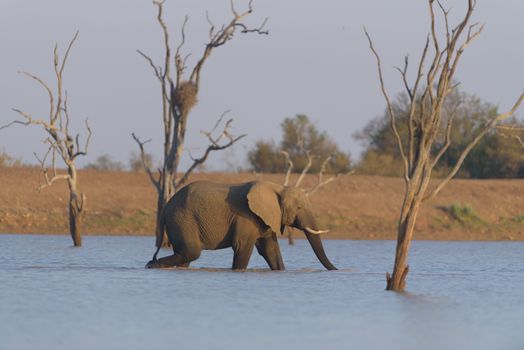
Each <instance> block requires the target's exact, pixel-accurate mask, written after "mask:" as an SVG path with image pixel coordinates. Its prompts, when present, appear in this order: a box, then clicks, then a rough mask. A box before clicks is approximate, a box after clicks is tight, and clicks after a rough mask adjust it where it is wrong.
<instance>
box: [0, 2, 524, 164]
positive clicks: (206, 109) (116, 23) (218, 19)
mask: <svg viewBox="0 0 524 350" xmlns="http://www.w3.org/2000/svg"><path fill="white" fill-rule="evenodd" d="M443 3H444V4H445V6H446V7H451V8H452V12H451V15H450V16H451V20H452V23H456V21H453V19H454V18H455V19H456V18H457V17H458V16H459V15H460V14H462V12H463V11H464V8H465V7H464V5H465V4H466V0H460V1H458V0H450V1H445V0H444V1H443ZM235 4H236V7H237V8H238V9H239V10H243V9H244V8H245V6H247V1H243V0H237V1H235ZM253 7H254V10H255V11H254V13H253V14H252V15H251V16H250V17H249V18H248V20H247V21H246V23H248V24H250V25H252V26H258V25H259V24H260V23H261V22H262V21H263V20H264V18H266V17H269V21H268V23H267V29H268V30H269V33H270V34H269V35H268V36H257V35H240V34H239V35H237V37H235V38H234V40H233V41H231V42H229V43H228V44H227V45H225V46H223V47H220V48H218V49H217V50H216V51H215V52H214V53H213V56H212V57H211V58H210V59H209V60H208V62H207V64H206V66H205V67H204V69H203V72H202V83H201V92H200V96H199V100H200V101H199V104H198V105H197V107H195V108H194V109H193V111H192V113H191V115H190V121H189V128H188V133H187V136H186V147H188V148H189V149H191V151H192V152H193V153H194V155H195V156H198V155H199V152H200V151H203V150H204V147H205V146H206V144H207V143H206V141H207V140H206V139H205V138H204V137H203V136H202V135H200V130H205V129H209V128H211V127H212V125H214V123H215V121H216V119H217V118H218V117H219V116H220V115H221V114H222V112H223V111H225V110H228V109H231V110H232V112H231V113H230V116H231V117H233V118H234V120H235V121H234V133H235V134H237V135H238V134H244V133H245V134H247V135H248V136H247V137H246V138H245V139H243V140H242V141H241V142H240V143H238V144H237V145H235V146H234V150H233V151H232V152H228V153H227V154H224V153H216V154H214V155H213V156H212V157H211V160H210V162H209V167H210V169H211V170H222V169H225V168H226V167H227V166H228V164H226V162H225V158H226V156H227V157H233V159H234V160H235V163H236V164H238V165H242V166H245V165H246V162H245V153H246V151H247V149H250V148H251V147H252V146H253V144H254V143H255V142H256V141H257V140H259V139H268V138H273V139H274V140H275V141H276V142H278V140H279V138H280V134H281V132H280V127H279V125H280V123H281V121H282V120H283V119H284V118H285V117H292V116H294V115H295V114H298V113H303V114H306V115H308V116H309V117H310V118H311V120H312V121H313V122H314V123H315V124H316V125H317V126H318V128H319V129H321V130H326V131H327V132H328V134H329V135H331V136H332V137H333V138H334V139H335V140H336V141H337V142H338V144H339V145H340V147H341V148H342V149H343V150H344V151H349V152H350V153H351V154H352V157H353V158H357V157H358V154H359V153H360V152H361V147H360V145H359V143H358V142H357V141H355V140H354V138H353V134H354V133H355V132H357V131H359V130H361V129H362V127H363V126H364V125H365V124H366V123H367V122H368V121H369V120H370V119H372V118H374V117H376V116H378V115H380V114H381V113H382V112H383V109H384V101H383V98H382V95H381V93H380V90H379V84H378V78H377V72H376V66H375V61H374V58H373V56H372V55H371V53H370V51H369V49H368V46H367V42H366V39H365V37H364V35H363V31H362V27H363V26H364V25H365V26H366V27H367V29H368V31H369V32H370V34H371V35H372V37H373V38H374V42H375V46H376V49H377V50H378V51H379V53H380V54H381V56H382V60H383V65H384V70H385V79H386V84H387V86H388V89H389V91H390V94H391V95H395V94H396V93H398V92H399V91H400V89H401V82H400V80H399V77H398V73H397V72H396V71H394V69H393V68H392V67H393V66H400V65H402V64H403V57H404V55H405V54H407V53H409V54H410V57H411V59H412V68H413V69H414V67H415V60H416V59H417V58H418V57H419V55H420V52H421V49H422V45H423V43H424V40H425V37H426V35H427V32H428V26H427V24H428V16H427V13H428V11H427V2H426V1H421V0H395V1H391V0H366V1H349V0H325V1H320V0H316V1H313V0H255V1H254V3H253ZM206 10H207V11H208V12H209V16H210V17H211V19H212V20H213V22H214V23H215V24H217V25H218V24H221V23H225V22H226V21H228V20H229V19H230V7H229V0H207V1H195V0H166V5H165V12H166V16H165V17H166V22H167V24H168V26H169V28H170V32H171V39H172V41H173V46H176V44H177V43H178V40H179V38H180V36H179V33H180V31H179V29H180V26H181V24H182V19H183V17H184V16H185V15H186V14H187V15H189V23H188V26H187V44H186V46H185V50H186V52H192V53H193V55H192V57H194V58H196V57H199V56H200V54H201V52H202V50H203V48H204V43H205V42H206V40H207V31H208V24H207V21H206V17H205V12H206ZM523 14H524V1H522V0H500V1H494V0H479V1H478V5H477V11H476V13H475V15H474V21H478V22H482V23H485V24H486V27H485V29H484V32H483V33H482V35H481V36H480V37H479V38H478V39H477V40H476V41H475V42H474V43H473V44H472V45H471V47H470V48H469V49H468V50H467V51H466V53H465V55H464V57H463V60H462V64H461V66H460V68H459V70H458V74H457V79H458V80H459V81H461V82H462V88H463V89H464V90H465V91H468V92H471V93H474V94H477V95H478V96H479V97H481V98H483V99H485V100H487V101H489V102H492V103H494V104H496V105H498V106H499V107H500V110H501V111H502V110H507V109H509V108H510V107H511V106H512V104H513V102H514V101H515V99H516V98H517V97H518V95H519V94H520V93H521V91H522V89H523V88H524V69H523V66H522V63H523V62H524V45H523V44H522V43H523V40H524V39H523V37H524V20H523V17H522V16H523ZM155 16H156V7H155V6H153V4H152V3H151V1H149V0H89V1H80V0H45V1H42V0H24V1H21V0H1V1H0V47H1V56H0V57H1V58H0V59H1V61H0V125H3V124H6V123H7V122H9V121H11V120H13V119H15V118H17V115H16V114H15V113H14V112H12V111H11V108H19V109H22V110H24V111H26V112H28V113H31V114H32V115H33V116H34V117H38V116H45V115H46V113H47V111H48V99H47V95H46V94H45V91H44V90H42V89H41V88H40V87H39V86H38V85H36V84H35V83H34V82H33V81H31V80H30V79H28V78H26V77H24V76H22V75H20V74H17V71H20V70H25V71H29V72H32V73H34V74H36V75H38V76H40V77H42V78H43V79H44V80H46V81H47V82H48V83H49V84H54V81H53V80H52V78H53V75H52V73H53V70H52V50H53V47H54V44H55V42H58V44H59V47H60V49H61V51H60V52H64V50H65V47H66V45H67V43H68V41H69V40H70V39H71V38H72V36H73V35H74V33H75V31H76V30H79V31H80V35H79V38H78V41H77V43H76V45H75V46H74V48H73V50H72V53H71V56H70V60H69V63H68V66H67V68H66V72H65V75H64V79H65V88H66V89H67V91H68V94H69V105H70V106H69V108H70V113H71V115H72V119H74V120H75V122H74V126H75V127H80V126H81V125H82V123H83V120H84V119H85V118H86V117H87V118H89V120H90V123H91V126H92V129H93V133H94V135H93V139H92V142H91V147H90V150H89V155H88V157H85V158H83V159H80V161H79V164H80V165H84V164H86V163H88V162H92V161H94V160H95V159H96V158H97V157H98V156H100V155H102V154H109V155H111V156H113V157H114V158H115V159H116V160H120V161H122V162H124V163H125V164H126V165H127V163H128V159H129V156H130V154H131V152H133V151H137V146H136V144H135V143H134V141H133V140H132V138H131V136H130V135H131V132H133V131H134V132H136V133H137V134H138V135H140V137H141V138H142V139H148V138H152V139H153V142H151V143H149V144H148V145H147V151H148V152H150V153H153V154H154V156H155V158H156V160H159V159H160V156H161V142H162V128H161V126H162V124H161V114H160V109H161V105H160V97H159V87H158V82H157V81H156V80H155V78H154V76H153V74H152V71H151V69H150V67H149V66H148V64H147V63H146V62H145V61H144V59H143V58H142V57H140V56H139V55H138V54H137V53H136V52H135V50H136V49H140V50H142V51H144V52H146V53H148V54H149V55H150V56H151V57H153V58H154V59H155V60H156V61H157V62H158V63H160V62H161V59H162V57H163V46H162V36H161V32H160V29H159V26H158V23H157V21H156V17H155ZM192 63H194V61H191V60H190V61H189V64H192ZM519 115H520V116H523V115H524V112H523V111H521V112H520V113H519ZM74 130H81V131H82V132H83V129H77V128H74ZM44 136H45V135H44V133H43V131H42V130H40V129H39V128H37V127H30V128H28V127H21V126H15V127H12V128H10V129H8V130H5V129H4V130H2V131H0V148H3V149H4V150H5V151H6V152H8V153H9V154H11V155H13V156H15V157H20V158H22V160H23V161H25V162H28V163H35V159H34V156H33V152H34V151H36V152H37V153H38V154H43V153H44V151H45V146H44V145H43V144H42V143H41V141H42V140H43V139H44ZM187 158H188V157H187V155H186V157H185V160H184V161H183V163H182V164H183V165H184V166H187V164H188V160H187Z"/></svg>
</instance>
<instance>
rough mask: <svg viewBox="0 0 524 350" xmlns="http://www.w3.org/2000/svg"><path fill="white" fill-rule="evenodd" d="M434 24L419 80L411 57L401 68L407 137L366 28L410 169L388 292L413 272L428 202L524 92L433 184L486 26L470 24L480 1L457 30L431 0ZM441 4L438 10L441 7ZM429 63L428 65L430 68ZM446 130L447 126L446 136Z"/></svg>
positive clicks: (406, 170) (446, 12) (405, 164)
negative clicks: (465, 74) (464, 77)
mask: <svg viewBox="0 0 524 350" xmlns="http://www.w3.org/2000/svg"><path fill="white" fill-rule="evenodd" d="M428 5H429V16H430V28H429V34H428V36H427V39H426V42H425V45H424V48H423V50H422V55H421V57H420V60H419V62H418V64H417V73H416V75H415V80H414V83H413V84H411V85H410V84H409V82H408V66H409V60H408V57H407V56H406V58H405V60H404V66H403V67H402V68H397V70H398V72H399V73H400V77H401V79H402V82H403V84H404V88H405V90H406V93H407V95H408V97H409V105H410V108H409V115H408V135H407V136H406V137H402V136H401V134H400V133H399V131H398V128H397V123H398V119H397V115H396V113H395V110H394V108H393V106H392V103H391V99H390V97H389V95H388V93H387V91H386V88H385V83H384V79H383V75H382V66H381V60H380V57H379V55H378V53H377V51H376V50H375V48H374V46H373V42H372V40H371V37H370V35H369V34H368V32H367V31H366V30H365V29H364V32H365V34H366V36H367V38H368V41H369V46H370V49H371V51H372V53H373V55H374V56H375V58H376V61H377V68H378V75H379V80H380V88H381V91H382V94H383V96H384V99H385V101H386V104H387V109H388V114H389V118H390V126H391V131H392V132H393V134H394V135H395V139H396V143H397V146H398V149H399V153H400V156H401V159H402V163H403V168H404V181H405V195H404V202H403V204H402V209H401V212H400V217H399V221H398V231H397V233H398V238H397V248H396V254H395V264H394V267H393V274H392V275H390V274H389V273H388V274H387V276H386V279H387V286H386V289H387V290H394V291H403V290H404V289H405V286H406V277H407V274H408V271H409V267H408V265H407V258H408V252H409V248H410V244H411V240H412V238H413V232H414V229H415V223H416V220H417V215H418V212H419V209H420V206H421V204H422V203H424V202H426V201H428V200H429V199H431V198H433V197H435V196H436V195H437V194H438V193H439V192H440V191H441V190H442V188H444V186H445V185H446V184H447V183H448V182H449V181H450V180H451V179H452V178H453V177H454V176H455V175H456V174H457V172H458V171H459V169H460V167H461V166H462V163H463V162H464V159H465V158H466V156H467V155H468V154H469V153H470V151H471V150H472V149H473V147H475V145H476V144H478V142H479V141H480V140H481V139H482V138H483V137H484V136H485V135H486V134H487V133H488V132H490V131H491V130H493V129H494V128H496V127H497V125H499V124H500V123H501V122H502V121H504V120H506V119H508V118H509V117H510V116H511V115H512V114H513V113H514V112H515V111H516V110H517V108H518V107H519V106H520V104H521V102H522V100H523V98H524V94H521V95H520V97H519V98H518V99H517V102H516V103H515V104H514V106H513V107H512V108H511V109H510V110H509V111H507V112H506V113H503V114H499V115H497V116H495V117H493V118H492V119H491V120H489V121H488V122H486V123H485V125H484V126H483V127H482V128H480V130H479V131H478V132H477V134H476V135H475V137H474V138H473V139H472V140H471V141H470V142H469V144H467V145H466V146H465V147H464V148H463V150H462V152H461V154H460V156H459V158H458V160H457V162H456V164H455V165H454V166H453V167H452V168H451V169H450V171H449V172H448V173H447V174H446V175H445V176H444V177H443V178H442V179H440V180H439V181H438V183H437V184H436V185H435V186H433V187H430V179H431V174H432V171H433V169H434V168H435V166H436V165H437V163H438V161H439V159H441V157H442V156H443V155H444V154H445V153H446V151H447V150H448V148H449V147H450V145H451V142H452V141H451V132H452V130H453V128H454V125H453V121H454V115H453V114H452V115H451V116H450V117H449V118H447V119H446V118H443V117H442V116H443V113H442V108H443V106H445V100H446V98H447V97H448V95H449V94H450V93H451V92H452V91H453V90H454V89H455V88H456V86H457V85H456V84H454V83H453V81H454V76H455V73H456V71H457V69H458V65H459V62H460V59H461V58H462V55H463V54H464V52H465V50H466V49H467V47H468V46H469V45H470V44H471V43H472V42H473V41H474V40H475V39H476V38H477V37H478V36H479V35H480V33H481V32H482V29H483V28H484V26H483V25H481V26H479V25H478V24H477V23H474V24H469V23H470V20H471V16H472V14H473V12H474V10H475V6H476V1H475V0H468V1H467V10H466V13H465V14H464V17H463V18H462V20H461V21H460V22H459V23H458V25H457V26H455V27H453V28H451V27H450V23H449V20H448V15H449V10H446V9H445V8H444V7H443V5H442V4H441V3H440V2H439V1H435V0H428ZM436 6H437V7H438V9H437V10H436V8H435V7H436ZM436 11H440V13H441V15H442V18H443V21H442V22H441V23H442V24H443V26H444V28H443V30H444V36H443V38H444V39H443V40H442V39H441V38H440V36H439V35H438V34H437V28H436V27H437V21H436V13H435V12H436ZM425 67H428V68H427V69H426V68H425ZM441 130H444V132H443V133H444V135H442V132H441ZM439 139H444V140H445V142H444V143H443V144H442V145H441V146H440V147H435V145H436V143H435V141H436V140H439Z"/></svg>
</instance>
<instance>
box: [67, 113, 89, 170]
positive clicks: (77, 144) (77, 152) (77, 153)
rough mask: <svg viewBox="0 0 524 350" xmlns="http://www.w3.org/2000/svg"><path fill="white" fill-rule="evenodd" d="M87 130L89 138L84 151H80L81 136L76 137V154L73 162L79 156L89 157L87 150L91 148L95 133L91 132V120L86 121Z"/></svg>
mask: <svg viewBox="0 0 524 350" xmlns="http://www.w3.org/2000/svg"><path fill="white" fill-rule="evenodd" d="M85 124H86V129H87V138H86V142H85V144H84V150H83V151H81V150H80V142H79V140H78V139H79V135H76V153H75V154H74V155H73V157H71V159H72V160H74V159H75V158H76V157H78V156H85V155H87V149H88V148H89V143H90V142H91V136H92V135H93V132H92V131H91V127H90V126H89V120H88V119H86V121H85Z"/></svg>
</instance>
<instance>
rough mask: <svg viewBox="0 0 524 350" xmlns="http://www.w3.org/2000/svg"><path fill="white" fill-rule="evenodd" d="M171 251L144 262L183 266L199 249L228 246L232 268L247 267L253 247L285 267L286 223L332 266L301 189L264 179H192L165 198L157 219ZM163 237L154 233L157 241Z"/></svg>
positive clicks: (278, 267)
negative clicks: (280, 238)
mask: <svg viewBox="0 0 524 350" xmlns="http://www.w3.org/2000/svg"><path fill="white" fill-rule="evenodd" d="M161 225H162V229H163V227H164V226H165V228H166V231H167V236H168V238H169V242H170V243H171V244H172V246H173V253H174V254H173V255H170V256H166V257H163V258H160V259H158V260H157V258H156V256H157V253H158V250H159V249H157V251H156V253H155V255H154V256H153V260H151V261H149V262H148V263H147V265H146V267H147V268H154V267H169V266H184V267H187V266H189V264H190V263H191V261H194V260H196V259H198V257H199V256H200V253H201V251H202V249H206V250H215V249H222V248H227V247H232V248H233V251H234V257H233V266H232V268H233V269H245V268H247V265H248V262H249V259H250V257H251V253H252V251H253V247H257V250H258V253H259V254H260V255H261V256H262V257H263V258H264V259H265V260H266V262H267V264H268V265H269V267H270V268H271V269H272V270H284V269H285V267H284V262H283V261H282V255H281V253H280V247H279V245H278V241H277V233H283V230H284V228H285V226H291V227H295V228H298V229H300V230H302V231H303V232H304V234H305V235H306V237H307V239H308V240H309V243H310V245H311V247H312V248H313V251H314V252H315V254H316V256H317V258H318V260H319V261H320V262H321V263H322V265H324V267H325V268H326V269H328V270H336V267H335V266H334V265H333V264H332V263H331V262H330V261H329V259H328V258H327V256H326V253H325V252H324V248H323V246H322V241H321V240H320V236H319V235H318V234H319V233H323V232H326V231H320V230H319V229H318V227H317V225H316V222H315V219H314V217H313V214H312V210H311V205H310V203H309V200H308V199H307V196H306V195H305V193H304V191H302V190H301V189H298V188H296V187H287V186H282V185H278V184H275V183H271V182H265V181H254V182H247V183H242V184H234V185H228V184H221V183H213V182H208V181H198V182H193V183H191V184H189V185H187V186H185V187H184V188H182V189H181V190H180V191H178V192H177V193H176V194H175V195H174V196H173V197H172V198H171V199H170V200H169V202H168V203H167V204H166V206H165V208H164V212H163V214H162V220H161ZM161 244H162V238H161V237H160V239H157V246H158V247H160V246H161Z"/></svg>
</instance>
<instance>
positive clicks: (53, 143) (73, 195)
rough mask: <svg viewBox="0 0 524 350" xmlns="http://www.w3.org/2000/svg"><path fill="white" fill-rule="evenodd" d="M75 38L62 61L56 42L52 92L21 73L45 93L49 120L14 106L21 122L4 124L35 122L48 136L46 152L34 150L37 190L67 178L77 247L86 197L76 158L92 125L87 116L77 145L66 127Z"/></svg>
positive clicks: (83, 152)
mask: <svg viewBox="0 0 524 350" xmlns="http://www.w3.org/2000/svg"><path fill="white" fill-rule="evenodd" d="M77 37H78V32H77V33H76V34H75V36H74V37H73V39H72V40H71V41H70V42H69V45H68V47H67V50H66V52H65V54H64V56H63V58H62V60H60V58H59V55H58V45H55V50H54V61H53V62H54V72H55V78H56V89H55V91H53V90H52V89H51V87H50V86H49V85H47V84H46V83H45V82H44V81H43V80H42V79H40V78H39V77H37V76H35V75H33V74H31V73H27V72H22V73H23V74H24V75H26V76H28V77H29V78H31V79H33V80H35V81H36V82H37V83H38V84H40V85H41V86H42V87H43V88H44V89H45V91H46V92H47V94H48V96H49V106H50V111H49V115H48V119H47V120H45V119H39V118H33V117H32V115H31V114H28V113H26V112H23V111H21V110H19V109H13V110H14V111H15V112H17V113H18V114H20V116H22V118H23V121H19V120H16V121H13V122H11V123H10V124H8V125H6V126H5V127H7V126H10V125H13V124H22V125H38V126H41V127H42V128H43V129H44V131H45V133H46V134H47V138H46V139H45V141H44V142H45V143H46V144H47V145H48V149H47V152H46V153H45V154H44V156H43V157H42V158H39V157H38V156H36V153H35V156H36V158H37V160H38V162H39V163H40V166H41V169H42V177H43V179H44V184H43V185H41V186H40V187H39V189H38V190H39V191H40V190H42V189H44V188H45V187H47V186H51V185H52V184H53V183H54V182H55V181H58V180H66V181H67V185H68V188H69V231H70V233H71V237H72V239H73V244H74V245H75V247H80V246H81V245H82V233H81V232H82V230H81V229H82V221H83V218H84V216H85V208H86V196H85V195H84V193H82V192H80V191H79V190H78V185H77V182H78V174H77V169H76V164H75V161H76V159H77V158H78V157H80V156H85V155H87V149H88V147H89V142H90V140H91V128H90V126H89V124H88V122H87V119H86V121H85V125H86V130H87V133H88V134H87V137H86V140H85V144H84V145H80V134H76V136H74V134H72V133H71V131H70V128H69V123H70V116H69V108H68V103H67V92H65V90H64V88H63V72H64V69H65V66H66V63H67V59H68V57H69V53H70V51H71V48H72V47H73V44H74V42H75V41H76V38H77ZM57 158H58V159H61V160H62V162H63V164H64V165H65V167H66V172H65V173H62V172H59V171H57V168H56V161H57Z"/></svg>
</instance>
